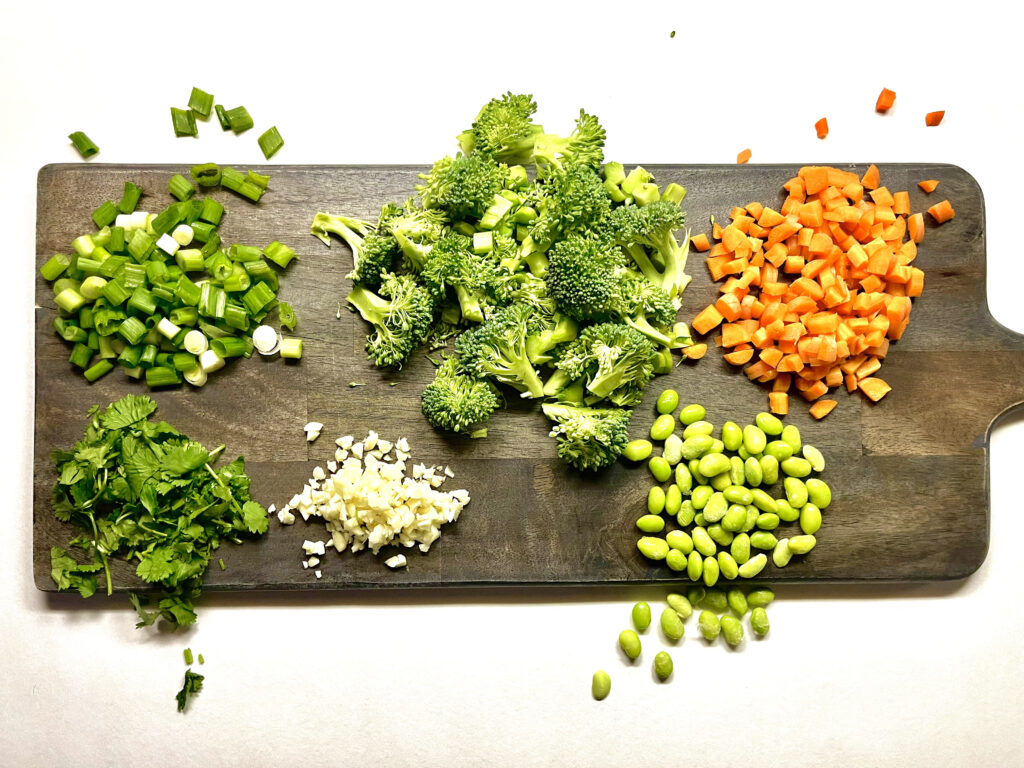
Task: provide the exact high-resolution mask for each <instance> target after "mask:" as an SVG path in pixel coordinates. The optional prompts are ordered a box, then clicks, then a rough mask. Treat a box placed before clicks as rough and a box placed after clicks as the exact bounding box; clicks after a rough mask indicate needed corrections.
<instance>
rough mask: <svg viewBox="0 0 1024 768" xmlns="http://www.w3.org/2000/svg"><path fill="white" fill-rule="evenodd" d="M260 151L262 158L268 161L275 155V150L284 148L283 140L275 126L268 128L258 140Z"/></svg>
mask: <svg viewBox="0 0 1024 768" xmlns="http://www.w3.org/2000/svg"><path fill="white" fill-rule="evenodd" d="M259 145H260V149H261V150H263V156H264V157H265V158H267V160H269V159H270V158H272V157H273V156H274V155H275V154H277V150H279V149H280V148H281V147H283V146H284V139H282V138H281V134H280V133H279V132H278V130H277V126H273V127H271V128H269V129H268V130H267V131H266V133H264V134H263V135H262V136H260V138H259Z"/></svg>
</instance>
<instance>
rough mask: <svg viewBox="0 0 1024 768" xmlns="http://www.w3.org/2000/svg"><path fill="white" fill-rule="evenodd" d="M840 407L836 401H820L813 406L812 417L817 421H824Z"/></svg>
mask: <svg viewBox="0 0 1024 768" xmlns="http://www.w3.org/2000/svg"><path fill="white" fill-rule="evenodd" d="M837 405H839V402H838V401H836V400H819V401H818V402H816V403H815V404H814V405H812V406H811V416H813V417H814V418H816V419H824V418H825V417H826V416H828V415H829V414H830V413H832V409H833V408H835V407H836V406H837Z"/></svg>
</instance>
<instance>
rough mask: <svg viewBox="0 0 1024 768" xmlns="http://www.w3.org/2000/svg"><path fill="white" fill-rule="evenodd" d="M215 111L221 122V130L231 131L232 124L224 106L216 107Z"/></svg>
mask: <svg viewBox="0 0 1024 768" xmlns="http://www.w3.org/2000/svg"><path fill="white" fill-rule="evenodd" d="M213 111H214V112H216V113H217V119H218V120H219V121H220V127H221V130H224V131H230V130H231V123H229V122H228V112H227V110H226V109H224V105H223V104H217V105H215V106H214V108H213Z"/></svg>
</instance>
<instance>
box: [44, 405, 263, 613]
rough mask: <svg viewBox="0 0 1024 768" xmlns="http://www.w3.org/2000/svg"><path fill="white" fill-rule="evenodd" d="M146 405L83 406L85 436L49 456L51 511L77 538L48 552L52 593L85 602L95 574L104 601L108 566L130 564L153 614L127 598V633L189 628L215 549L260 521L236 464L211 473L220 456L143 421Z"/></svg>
mask: <svg viewBox="0 0 1024 768" xmlns="http://www.w3.org/2000/svg"><path fill="white" fill-rule="evenodd" d="M156 408H157V405H156V403H155V402H154V401H153V400H152V399H151V398H149V397H146V396H139V395H127V396H125V397H123V398H121V399H120V400H118V401H117V402H115V403H112V404H111V405H110V406H109V407H107V409H106V410H104V411H102V412H101V410H100V407H99V406H93V407H92V408H91V409H90V410H89V424H88V426H87V427H86V430H85V435H84V436H83V438H82V439H81V440H80V441H79V442H77V443H76V444H75V446H74V448H73V449H72V450H70V451H54V452H53V453H52V454H51V456H52V458H53V460H54V462H55V464H56V467H57V473H58V475H59V477H58V480H57V483H56V485H55V486H54V489H53V511H54V514H55V515H56V516H57V518H58V519H59V520H61V521H62V522H65V523H71V524H72V525H74V526H76V527H77V528H79V529H81V530H82V531H83V532H82V533H81V534H80V535H78V536H76V537H74V538H73V539H71V541H70V542H69V543H68V546H69V547H70V548H74V549H76V550H79V551H80V552H81V553H83V554H84V556H85V560H84V562H79V560H78V559H76V558H75V557H72V556H71V555H70V554H69V553H68V551H67V550H65V549H64V548H62V547H53V548H52V549H51V550H50V563H51V568H52V570H51V576H52V577H53V580H54V582H56V584H57V587H58V589H61V590H67V589H77V590H78V592H79V593H80V594H81V595H82V597H90V596H91V595H93V594H95V592H96V590H97V587H98V577H99V573H100V572H101V571H102V572H103V574H104V580H105V584H106V591H107V594H108V595H109V594H111V593H112V592H113V584H112V582H111V577H110V558H114V557H117V558H123V559H125V560H128V561H130V562H137V563H138V565H137V567H136V570H135V572H136V574H137V575H138V576H139V578H141V579H142V580H144V581H146V582H148V583H149V584H152V585H153V586H154V587H155V588H156V592H157V595H156V596H155V598H154V599H155V602H156V607H155V608H153V609H150V608H149V607H148V606H149V602H150V601H149V600H147V599H146V598H142V597H140V596H139V595H137V594H134V593H132V594H131V595H130V600H131V603H132V605H133V606H134V607H135V609H136V610H137V611H138V613H139V616H140V621H139V623H138V624H136V626H138V627H142V626H149V625H151V624H153V623H154V622H155V621H156V620H157V619H158V618H161V617H162V618H163V619H164V620H166V621H167V622H169V623H170V624H171V625H173V626H175V627H177V626H182V625H188V624H193V623H194V622H195V620H196V614H195V608H194V605H193V601H194V600H195V598H196V597H198V595H199V593H200V590H201V588H202V582H203V574H204V573H205V572H206V569H207V567H208V566H209V564H210V560H211V558H212V557H213V553H214V552H215V551H216V550H217V548H218V547H219V546H220V544H221V542H222V541H223V540H225V539H227V540H229V541H233V542H236V543H239V544H240V543H242V541H243V539H242V537H243V536H248V535H260V534H263V533H266V531H267V511H266V510H265V509H264V508H263V507H262V506H261V505H260V504H258V503H256V502H255V501H253V500H252V499H251V498H250V497H249V478H248V477H247V476H246V474H245V460H244V459H243V458H242V457H239V458H238V459H236V460H235V461H233V462H231V463H230V464H228V465H226V466H224V467H221V468H219V469H214V468H213V464H214V463H216V460H217V458H218V457H219V455H220V453H221V452H222V451H223V449H224V446H220V447H219V448H217V449H215V450H214V451H208V450H207V449H206V448H204V447H203V446H202V445H201V444H200V443H198V442H196V441H194V440H190V439H189V438H188V437H186V436H185V435H182V434H181V433H180V432H179V431H178V430H176V429H175V428H174V427H172V426H171V425H170V424H168V423H167V422H165V421H154V420H151V419H150V416H152V414H153V413H154V412H155V411H156Z"/></svg>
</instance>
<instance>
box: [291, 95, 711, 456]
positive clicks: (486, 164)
mask: <svg viewBox="0 0 1024 768" xmlns="http://www.w3.org/2000/svg"><path fill="white" fill-rule="evenodd" d="M536 110H537V104H536V103H535V102H534V100H533V98H532V96H529V95H524V94H512V93H507V94H505V95H504V96H501V97H500V98H496V99H492V100H491V101H490V102H488V103H487V104H486V105H484V107H483V108H482V109H481V110H480V112H479V114H478V115H477V117H476V119H475V120H474V121H473V123H472V125H471V126H470V127H469V128H468V129H466V130H464V131H463V132H461V133H460V134H459V135H458V137H457V138H458V142H459V146H460V149H461V151H460V152H458V153H456V154H455V156H447V157H443V158H441V159H439V160H438V161H437V162H435V163H434V164H433V166H432V168H431V169H430V171H429V172H428V173H423V174H420V177H419V183H418V184H417V185H415V190H410V197H409V199H407V200H405V201H404V202H391V203H388V204H387V205H385V206H383V207H382V209H381V210H380V212H379V214H378V216H377V218H376V221H370V220H363V219H360V218H355V217H352V216H345V215H341V214H335V213H328V212H320V213H317V214H316V216H315V217H314V218H313V222H312V225H311V232H312V234H314V235H315V236H317V237H319V238H320V239H321V240H322V241H323V242H324V243H326V244H327V245H330V244H331V242H332V238H333V237H337V238H340V239H341V240H343V241H345V243H346V244H347V245H348V247H349V249H350V250H351V253H352V271H351V273H350V274H349V278H350V279H351V280H352V281H353V283H354V285H353V288H352V292H351V293H350V295H349V302H350V303H351V304H352V305H353V306H355V307H356V308H357V309H358V310H359V312H360V314H361V315H362V316H363V319H364V320H365V321H366V322H368V323H369V324H370V325H371V326H373V328H372V332H371V333H370V336H369V337H368V339H367V345H366V350H367V355H368V357H369V358H370V359H371V361H372V362H373V363H374V364H375V365H377V366H378V367H382V368H395V369H398V368H401V367H402V366H403V365H404V364H405V363H406V362H407V361H408V360H409V359H410V357H411V355H412V354H413V352H414V351H415V350H416V349H417V348H419V347H420V346H422V345H424V344H426V345H429V346H430V348H431V349H434V348H435V346H434V345H435V344H436V343H437V342H438V340H446V339H447V338H448V337H450V336H452V335H456V336H457V338H456V341H455V345H454V346H455V358H454V361H455V362H453V363H451V365H450V367H444V370H443V371H442V370H439V371H438V374H437V375H438V377H440V380H439V379H435V382H438V383H437V384H432V385H431V386H430V387H428V389H427V391H425V392H424V395H423V396H424V399H425V402H424V415H425V416H426V417H427V418H428V420H430V421H431V423H432V424H433V425H434V426H435V427H438V428H439V429H444V430H447V431H452V432H460V433H465V432H466V431H467V429H468V428H469V425H470V424H471V423H472V422H471V421H468V420H467V419H468V418H470V417H471V418H475V419H478V420H480V421H483V420H486V419H487V418H488V417H489V416H490V414H491V412H493V411H494V410H496V406H495V407H491V404H492V399H491V396H490V392H491V390H490V389H489V388H483V387H481V388H478V389H476V390H474V389H473V388H472V387H470V386H469V385H468V384H467V383H466V382H465V381H464V380H462V379H459V378H457V376H463V377H468V378H471V379H476V380H478V381H480V382H485V383H486V384H487V385H489V387H498V388H499V391H500V390H501V389H505V390H510V391H511V392H513V393H517V394H518V395H519V396H520V397H521V398H525V399H531V400H538V401H541V403H542V405H543V412H544V413H545V414H546V415H547V416H548V418H549V419H551V421H552V422H553V428H552V430H551V433H550V434H551V437H553V438H555V439H556V440H557V441H558V445H557V452H558V455H559V456H561V457H562V458H563V459H564V460H565V461H567V462H568V463H570V464H572V465H573V466H574V467H575V468H577V469H579V470H591V471H594V470H600V469H602V468H604V467H607V466H608V465H610V464H612V463H613V462H614V461H615V460H616V459H617V458H618V457H619V456H620V455H621V454H622V452H623V450H624V449H625V447H626V443H627V442H628V441H626V440H625V439H624V438H625V432H626V429H627V427H628V424H629V421H630V417H631V414H632V409H633V408H634V407H635V406H636V405H637V404H638V403H639V402H640V400H641V399H642V397H643V392H644V388H645V387H646V386H647V385H648V384H649V382H650V381H651V379H652V378H653V377H654V376H655V375H658V374H662V373H667V372H669V371H671V370H672V368H673V363H672V352H673V351H675V350H679V349H682V348H684V347H686V346H687V345H689V344H691V343H692V341H691V339H690V333H689V329H688V328H687V327H686V325H685V323H680V322H677V321H676V317H677V312H678V310H679V308H680V306H681V296H682V293H683V290H684V289H685V287H686V285H687V284H688V282H689V276H687V275H686V273H685V261H686V251H687V247H688V246H687V240H686V239H684V240H683V241H682V242H680V240H678V239H677V238H676V235H675V233H676V232H677V231H680V230H684V229H685V216H684V213H683V211H682V210H681V208H680V203H681V201H682V199H683V196H684V190H683V188H682V187H680V186H679V185H678V184H669V185H667V186H666V187H665V189H664V192H662V191H661V190H660V189H659V187H658V186H657V185H656V184H655V183H654V180H653V177H652V175H651V174H650V173H649V172H648V171H646V170H645V169H643V168H635V169H633V170H632V171H629V172H628V173H627V171H626V169H625V168H623V166H622V165H621V164H620V163H614V162H605V158H604V143H605V130H604V128H603V127H602V126H601V124H600V122H599V121H598V119H597V118H596V117H594V116H593V115H590V114H588V113H586V112H585V111H583V110H581V111H580V114H579V117H578V118H577V120H576V125H575V128H574V129H573V130H572V131H571V132H570V133H569V134H568V135H565V136H563V135H559V134H556V133H551V132H547V131H545V130H544V128H543V127H542V126H540V125H537V124H536V123H535V122H534V120H533V115H534V114H535V112H536ZM456 384H457V385H458V386H459V389H458V391H459V392H460V393H464V394H465V403H466V407H468V406H469V405H470V404H472V405H474V407H473V408H471V409H470V411H469V413H468V415H467V414H462V413H459V414H456V415H455V416H453V417H452V418H448V419H442V418H439V417H438V415H437V405H436V404H437V400H438V395H439V390H440V391H441V392H442V393H444V395H445V397H452V396H453V395H452V393H451V392H450V391H448V389H450V387H452V386H454V385H456ZM446 388H447V389H446ZM481 402H483V404H481ZM499 402H500V400H499ZM476 431H477V432H479V431H480V430H479V429H478V430H476Z"/></svg>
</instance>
